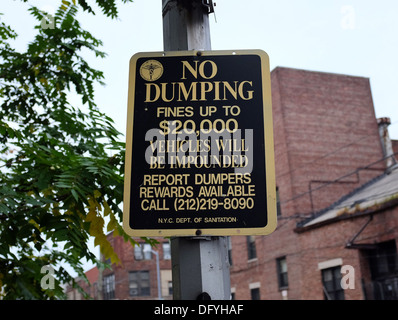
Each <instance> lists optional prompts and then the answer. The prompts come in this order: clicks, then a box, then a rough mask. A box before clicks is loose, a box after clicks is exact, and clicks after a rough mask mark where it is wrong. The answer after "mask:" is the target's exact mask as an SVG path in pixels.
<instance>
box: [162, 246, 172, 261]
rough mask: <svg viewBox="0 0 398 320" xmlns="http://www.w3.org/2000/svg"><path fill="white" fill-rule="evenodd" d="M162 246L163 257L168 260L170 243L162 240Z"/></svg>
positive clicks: (169, 257)
mask: <svg viewBox="0 0 398 320" xmlns="http://www.w3.org/2000/svg"><path fill="white" fill-rule="evenodd" d="M162 247H163V259H164V260H170V259H171V252H170V243H169V242H163V243H162Z"/></svg>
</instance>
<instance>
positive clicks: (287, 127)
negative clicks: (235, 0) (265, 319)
mask: <svg viewBox="0 0 398 320" xmlns="http://www.w3.org/2000/svg"><path fill="white" fill-rule="evenodd" d="M271 82H272V103H273V122H274V144H275V170H276V172H275V173H276V183H277V186H278V189H279V195H280V200H281V209H282V210H281V211H282V215H281V217H279V218H278V227H277V229H276V230H275V232H274V233H272V234H271V235H269V236H258V237H256V248H257V258H256V259H254V260H251V261H248V258H247V243H246V237H233V238H232V259H233V265H232V266H231V286H232V288H234V292H235V298H236V299H250V298H251V297H250V284H256V285H258V284H259V285H260V295H261V296H260V298H261V299H282V298H283V291H282V290H281V289H280V288H279V286H278V274H277V265H276V259H277V258H279V257H282V256H284V257H286V261H287V266H288V281H289V285H288V288H287V290H286V292H284V294H287V298H288V299H323V298H324V296H323V288H322V273H321V270H319V265H318V264H319V263H321V262H324V261H328V260H332V261H333V259H336V258H341V259H342V262H343V264H350V265H352V266H353V267H354V268H355V270H356V271H357V273H356V283H357V284H358V286H357V288H356V289H355V290H346V292H345V298H346V299H362V298H363V293H362V291H361V285H360V282H361V278H363V277H366V276H368V275H369V270H366V268H367V264H366V263H363V261H362V260H363V257H361V254H360V252H359V251H358V250H348V249H345V243H346V241H348V240H349V239H350V238H352V236H353V235H354V234H355V233H356V232H358V230H359V228H360V227H361V226H362V223H363V221H364V219H365V220H366V218H360V219H353V220H346V221H342V222H339V223H335V224H331V225H328V226H326V227H322V228H319V229H314V230H311V231H308V232H305V233H297V232H295V231H294V230H295V228H296V226H297V222H299V221H300V220H301V219H303V218H304V217H308V216H310V215H311V214H312V212H314V211H315V212H316V211H318V210H321V209H324V208H326V207H328V206H329V205H331V204H333V203H334V202H335V201H337V200H338V199H340V198H341V197H342V196H343V195H346V194H348V193H349V192H350V191H352V190H354V189H355V188H357V187H359V186H360V185H362V184H364V183H365V182H367V181H369V180H370V179H372V178H374V177H376V176H378V175H380V174H381V173H382V172H383V171H384V170H385V164H384V162H383V161H380V162H377V161H378V160H381V159H382V158H383V153H382V149H381V144H380V139H379V135H378V127H377V121H376V118H375V113H374V107H373V101H372V95H371V90H370V85H369V79H367V78H362V77H353V76H347V75H339V74H330V73H322V72H311V71H305V70H297V69H289V68H279V67H278V68H276V69H274V70H273V71H272V73H271ZM374 162H377V163H375V164H374V165H372V166H370V167H368V166H369V165H370V164H371V163H374ZM365 167H368V168H367V169H366V170H358V168H365ZM350 173H353V174H350ZM341 177H344V178H341ZM338 179H340V180H338ZM334 180H338V182H337V181H335V182H334V183H332V182H333V181H334ZM310 188H311V189H312V190H313V191H312V192H309V190H310ZM394 214H395V215H397V214H398V212H396V211H395V213H394ZM383 216H385V214H384V213H383V214H380V218H378V219H383V218H382V217H383ZM394 218H395V219H397V218H398V217H395V216H394ZM384 219H385V218H384ZM369 230H370V231H369V232H371V236H372V237H373V238H374V239H375V241H376V240H381V239H380V237H379V236H378V235H380V234H381V233H383V232H384V231H385V230H384V229H377V227H374V228H373V227H372V229H369ZM368 237H370V235H368ZM388 237H390V238H392V239H394V237H395V238H398V235H397V231H394V232H391V231H390V233H389V235H388ZM376 238H377V239H376ZM339 261H340V260H339Z"/></svg>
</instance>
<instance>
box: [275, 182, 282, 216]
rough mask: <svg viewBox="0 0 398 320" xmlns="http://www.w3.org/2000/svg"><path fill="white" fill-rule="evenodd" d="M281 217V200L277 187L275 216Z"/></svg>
mask: <svg viewBox="0 0 398 320" xmlns="http://www.w3.org/2000/svg"><path fill="white" fill-rule="evenodd" d="M281 215H282V211H281V200H280V199H279V187H276V216H277V217H279V216H281Z"/></svg>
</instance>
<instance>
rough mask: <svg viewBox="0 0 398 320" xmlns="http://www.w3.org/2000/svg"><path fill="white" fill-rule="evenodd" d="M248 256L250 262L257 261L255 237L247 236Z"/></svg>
mask: <svg viewBox="0 0 398 320" xmlns="http://www.w3.org/2000/svg"><path fill="white" fill-rule="evenodd" d="M246 239H247V255H248V260H252V259H256V258H257V252H256V238H255V237H254V236H247V238H246Z"/></svg>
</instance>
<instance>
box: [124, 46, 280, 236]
mask: <svg viewBox="0 0 398 320" xmlns="http://www.w3.org/2000/svg"><path fill="white" fill-rule="evenodd" d="M197 55H201V56H223V55H224V56H230V55H237V56H239V55H256V56H259V57H260V58H261V76H262V85H263V86H262V90H263V111H264V112H263V114H264V141H265V151H266V152H265V170H266V171H265V172H266V177H265V179H266V188H267V190H266V192H267V195H266V196H267V214H268V219H267V225H266V226H265V227H262V228H239V229H237V228H210V229H197V228H190V229H132V228H130V223H129V222H130V218H131V217H130V188H131V173H132V167H131V161H132V151H133V150H132V148H133V123H134V97H135V77H136V74H137V69H136V68H137V60H138V59H140V58H148V59H156V58H160V57H179V56H197ZM124 177H125V178H124V196H123V229H124V231H125V232H126V233H127V234H128V235H130V236H133V237H173V236H181V237H182V236H197V235H199V233H200V236H234V235H267V234H270V233H272V232H273V231H274V230H275V229H276V225H277V213H276V187H275V160H274V138H273V123H272V99H271V75H270V65H269V57H268V54H267V53H266V52H265V51H263V50H216V51H196V50H192V51H166V52H140V53H137V54H135V55H133V56H132V57H131V59H130V72H129V87H128V108H127V131H126V163H125V175H124ZM264 214H265V213H264ZM198 230H200V232H198Z"/></svg>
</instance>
